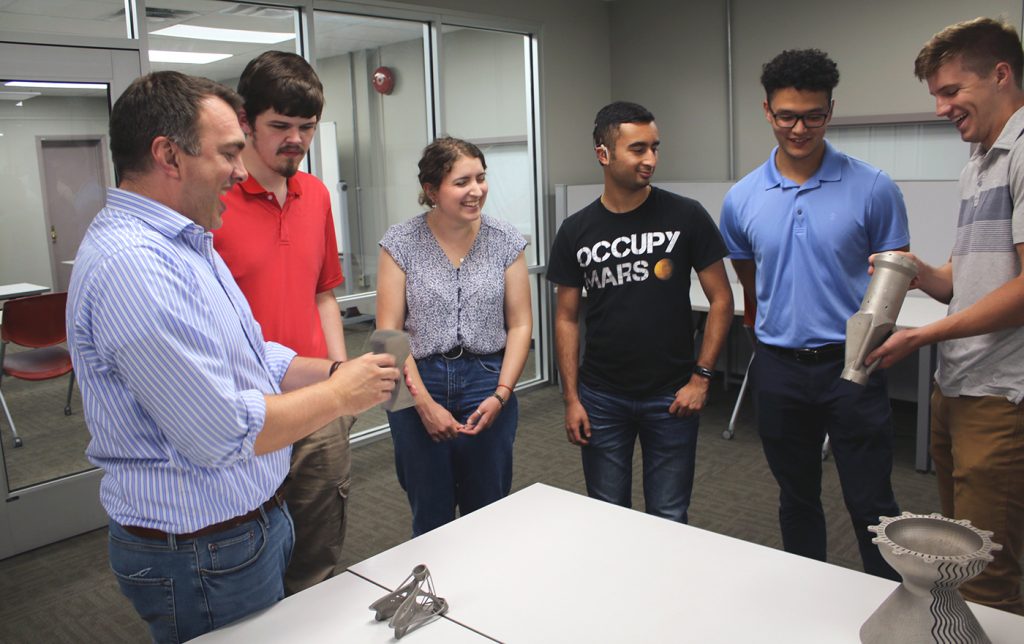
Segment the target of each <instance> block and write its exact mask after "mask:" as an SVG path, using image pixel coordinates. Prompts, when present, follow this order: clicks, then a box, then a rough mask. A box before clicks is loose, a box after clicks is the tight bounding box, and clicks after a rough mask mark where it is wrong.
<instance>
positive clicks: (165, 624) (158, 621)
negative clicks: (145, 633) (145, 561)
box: [110, 561, 180, 642]
mask: <svg viewBox="0 0 1024 644" xmlns="http://www.w3.org/2000/svg"><path fill="white" fill-rule="evenodd" d="M114 565H115V564H114V562H113V561H112V562H111V565H110V570H111V572H113V573H114V577H115V578H116V579H117V585H118V586H119V587H120V588H121V593H122V594H123V595H124V596H125V597H127V598H128V600H129V601H130V602H131V603H132V606H133V607H134V608H135V612H137V613H138V614H139V617H141V618H142V619H143V621H145V622H146V624H148V625H149V631H150V634H151V635H152V636H153V639H154V641H157V642H178V641H180V639H179V637H178V623H177V619H176V618H175V613H174V580H173V579H166V578H161V577H147V576H145V575H146V574H147V573H148V572H149V571H150V569H149V568H142V569H140V570H133V571H132V572H131V573H129V574H124V573H123V572H119V571H117V570H116V569H115V568H114Z"/></svg>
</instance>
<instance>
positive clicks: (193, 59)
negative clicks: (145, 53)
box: [149, 49, 231, 65]
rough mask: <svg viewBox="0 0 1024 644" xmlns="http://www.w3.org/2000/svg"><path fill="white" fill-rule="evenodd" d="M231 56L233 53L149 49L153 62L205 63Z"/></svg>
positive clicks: (150, 58)
mask: <svg viewBox="0 0 1024 644" xmlns="http://www.w3.org/2000/svg"><path fill="white" fill-rule="evenodd" d="M225 58H231V54H204V53H201V52H197V51H164V50H161V49H150V50H149V62H151V63H184V64H186V65H205V64H207V63H215V62H217V61H218V60H224V59H225Z"/></svg>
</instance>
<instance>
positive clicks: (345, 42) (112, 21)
mask: <svg viewBox="0 0 1024 644" xmlns="http://www.w3.org/2000/svg"><path fill="white" fill-rule="evenodd" d="M297 16H298V14H297V12H296V11H295V10H292V9H286V8H278V7H266V6H260V5H252V4H244V3H238V2H226V1H220V0H148V2H147V8H146V18H145V21H144V28H145V30H146V31H147V32H152V31H156V30H158V29H163V28H165V27H169V26H172V25H176V24H185V25H196V26H203V27H219V28H225V29H245V30H252V31H271V32H279V33H295V32H296V31H297ZM314 20H315V22H314V25H315V29H316V38H317V51H316V56H317V58H318V59H323V58H329V57H332V56H338V55H341V54H345V53H348V52H351V51H358V50H363V49H375V48H377V47H381V46H383V45H388V44H392V43H396V42H402V41H406V40H414V39H419V38H421V37H422V33H423V32H422V29H423V27H422V24H421V23H417V22H408V21H401V20H384V19H379V18H370V17H365V16H357V15H351V14H339V13H328V12H316V14H315V18H314ZM0 30H3V31H13V32H29V33H47V34H56V35H62V34H67V35H91V36H102V37H107V38H123V37H125V30H126V28H125V19H124V0H43V1H40V0H0ZM149 47H150V49H163V50H171V51H190V52H203V53H224V54H231V57H230V58H226V59H224V60H222V61H217V62H214V63H209V64H206V65H185V64H179V63H153V64H152V69H153V70H165V69H173V70H176V71H181V72H184V73H188V74H195V75H199V76H206V77H209V78H213V79H215V80H220V81H229V82H233V81H234V80H235V79H236V78H238V76H239V74H241V72H242V69H243V68H244V67H245V64H246V63H247V62H248V61H249V60H251V59H252V58H253V57H255V56H256V55H258V54H259V53H261V52H263V51H266V50H267V49H280V50H284V51H297V49H298V47H297V43H296V41H295V40H294V39H293V40H286V41H283V42H280V43H277V44H275V45H263V44H251V43H231V42H221V41H211V40H192V39H186V38H173V37H167V36H149ZM69 80H70V79H69ZM43 91H44V93H48V92H46V91H45V90H43ZM65 91H66V90H65Z"/></svg>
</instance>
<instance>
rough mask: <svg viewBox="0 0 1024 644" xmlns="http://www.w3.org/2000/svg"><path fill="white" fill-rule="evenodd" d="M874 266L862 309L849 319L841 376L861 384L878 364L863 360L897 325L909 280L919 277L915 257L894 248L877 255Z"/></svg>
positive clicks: (863, 383)
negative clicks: (867, 363) (911, 257)
mask: <svg viewBox="0 0 1024 644" xmlns="http://www.w3.org/2000/svg"><path fill="white" fill-rule="evenodd" d="M874 267H875V270H874V274H873V275H872V276H871V281H870V282H869V283H868V290H867V292H865V293H864V299H863V300H862V301H861V303H860V310H859V311H857V313H855V314H854V315H853V317H851V318H850V319H849V320H847V321H846V363H845V367H844V369H843V375H842V378H843V379H844V380H849V381H850V382H855V383H857V384H860V385H866V384H867V383H868V377H869V376H870V375H871V372H872V371H874V369H875V366H876V365H870V366H865V365H864V359H865V358H866V357H867V355H868V354H869V353H871V352H872V351H874V350H875V349H876V348H878V346H880V345H881V344H882V342H884V341H885V338H886V337H888V336H889V334H890V333H891V332H892V330H893V328H894V327H895V326H896V318H898V317H899V315H900V308H902V306H903V300H904V298H905V297H906V296H907V290H908V289H909V288H910V282H911V280H913V279H914V277H915V276H917V265H916V264H915V263H914V260H912V259H910V258H909V257H907V256H906V255H901V254H900V253H896V252H892V251H890V252H886V253H880V254H878V255H877V256H875V260H874Z"/></svg>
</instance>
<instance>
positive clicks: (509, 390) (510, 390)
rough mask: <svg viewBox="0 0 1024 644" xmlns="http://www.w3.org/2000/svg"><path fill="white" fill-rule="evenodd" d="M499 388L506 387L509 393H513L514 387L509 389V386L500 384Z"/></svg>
mask: <svg viewBox="0 0 1024 644" xmlns="http://www.w3.org/2000/svg"><path fill="white" fill-rule="evenodd" d="M498 387H504V388H505V389H508V393H512V387H509V386H508V385H503V384H501V383H500V382H499V383H498Z"/></svg>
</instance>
